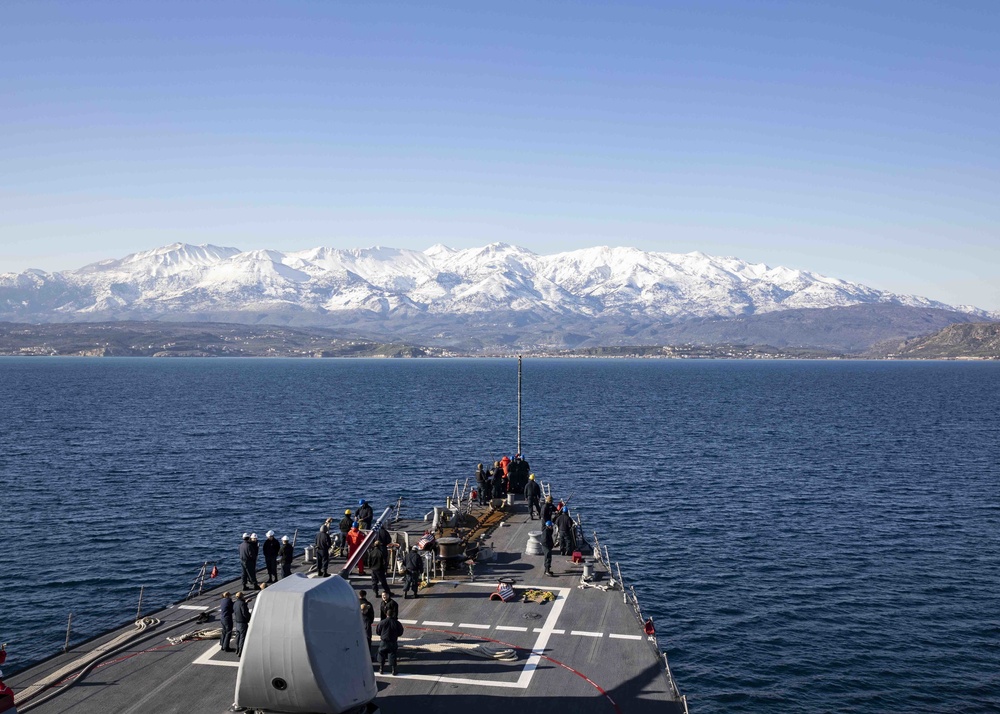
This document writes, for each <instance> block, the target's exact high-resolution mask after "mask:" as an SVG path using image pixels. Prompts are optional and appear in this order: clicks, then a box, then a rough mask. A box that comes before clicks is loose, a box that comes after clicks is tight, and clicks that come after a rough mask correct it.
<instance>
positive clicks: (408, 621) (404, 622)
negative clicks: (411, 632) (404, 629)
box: [399, 618, 417, 625]
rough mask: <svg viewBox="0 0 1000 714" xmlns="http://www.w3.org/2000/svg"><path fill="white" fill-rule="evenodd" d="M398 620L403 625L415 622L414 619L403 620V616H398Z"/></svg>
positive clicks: (414, 623)
mask: <svg viewBox="0 0 1000 714" xmlns="http://www.w3.org/2000/svg"><path fill="white" fill-rule="evenodd" d="M399 621H400V622H402V623H403V624H404V625H416V624H417V621H416V620H404V619H403V618H400V619H399Z"/></svg>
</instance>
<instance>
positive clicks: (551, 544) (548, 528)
mask: <svg viewBox="0 0 1000 714" xmlns="http://www.w3.org/2000/svg"><path fill="white" fill-rule="evenodd" d="M555 546H556V544H555V539H554V538H553V533H552V521H545V527H544V528H542V550H543V551H544V552H545V574H546V575H555V573H553V572H552V549H553V548H555Z"/></svg>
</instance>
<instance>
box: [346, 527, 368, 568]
mask: <svg viewBox="0 0 1000 714" xmlns="http://www.w3.org/2000/svg"><path fill="white" fill-rule="evenodd" d="M364 539H365V534H364V533H362V532H361V531H360V530H359V529H358V522H357V521H354V523H352V524H351V530H349V531H347V559H348V560H350V559H351V556H352V555H354V551H356V550H357V549H358V548H360V547H361V543H362V541H364ZM364 574H365V562H364V559H361V560H359V561H358V575H364Z"/></svg>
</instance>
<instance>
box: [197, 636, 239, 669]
mask: <svg viewBox="0 0 1000 714" xmlns="http://www.w3.org/2000/svg"><path fill="white" fill-rule="evenodd" d="M220 652H222V650H221V649H220V648H219V646H218V645H217V644H215V643H214V642H213V643H212V646H211V647H209V648H208V649H207V650H205V651H204V652H202V654H201V656H199V657H198V658H197V659H196V660H195V661H194V662H193V663H192V664H214V665H215V666H216V667H239V666H240V663H239V662H238V661H237V662H226V661H224V660H215V659H212V658H213V657H215V655H217V654H218V653H220Z"/></svg>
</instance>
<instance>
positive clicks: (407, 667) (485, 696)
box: [7, 505, 685, 714]
mask: <svg viewBox="0 0 1000 714" xmlns="http://www.w3.org/2000/svg"><path fill="white" fill-rule="evenodd" d="M401 525H402V526H403V527H404V528H405V530H408V531H409V532H411V533H420V532H422V529H423V523H417V522H409V523H407V522H403V523H402V524H401ZM395 527H397V528H398V527H400V524H397V526H395ZM538 529H539V522H538V521H532V520H529V518H528V516H527V511H526V508H525V507H524V506H523V505H515V506H514V509H513V514H512V515H511V516H510V518H509V519H508V520H507V522H506V523H505V525H504V526H503V527H500V528H498V529H497V530H496V531H494V532H493V534H492V536H491V537H490V538H488V539H487V542H490V541H492V542H493V545H494V548H495V549H496V551H497V553H498V558H497V562H496V563H479V564H477V566H476V577H475V581H474V582H472V581H470V578H469V576H468V573H467V571H465V570H462V571H459V570H455V571H449V572H448V573H447V576H446V577H445V578H444V579H443V580H436V581H434V582H433V583H432V584H431V585H430V586H429V587H427V588H424V589H422V590H421V597H420V598H419V599H416V600H412V599H411V600H403V599H402V598H401V594H402V584H401V583H400V584H399V585H398V586H396V588H395V590H394V591H395V593H396V595H397V597H396V599H397V602H398V603H399V608H400V612H399V617H400V620H401V621H402V622H403V624H404V626H405V627H406V632H405V634H404V635H403V638H402V639H401V641H400V662H399V672H400V674H399V675H398V676H395V677H393V676H390V675H385V676H381V675H377V676H376V678H377V681H378V686H379V694H378V698H377V700H376V703H377V704H378V705H379V706H380V707H381V709H382V711H383V712H386V713H387V714H394V713H397V712H398V713H400V714H402V713H403V712H407V713H409V712H414V711H418V712H438V711H441V712H444V711H448V712H454V711H456V707H458V708H462V707H468V708H469V709H471V708H473V707H475V708H476V709H477V710H478V711H479V713H480V714H491V713H492V712H494V711H495V712H500V711H503V712H505V713H506V712H509V711H510V708H511V706H514V707H517V708H518V709H519V710H520V711H523V712H535V711H542V710H543V709H548V708H550V707H551V706H552V705H553V704H554V703H556V702H558V703H559V704H562V705H565V706H567V707H569V708H568V709H566V711H573V712H602V713H607V712H616V711H618V712H637V713H641V712H683V711H685V705H684V703H683V701H678V700H676V699H675V698H674V697H673V696H672V688H671V683H670V680H669V677H668V675H667V673H666V671H665V667H664V663H663V660H662V658H661V657H660V656H659V653H658V651H657V650H656V648H655V645H654V644H653V643H652V642H651V641H649V639H648V638H647V637H646V636H645V635H644V633H643V632H642V626H641V623H640V622H639V621H638V619H637V618H636V616H635V614H634V611H633V609H632V607H631V605H629V604H627V603H626V602H625V599H624V598H623V595H622V592H621V591H620V590H612V591H608V592H604V591H601V590H598V589H593V588H588V589H579V588H578V585H579V584H580V576H581V572H582V566H581V565H579V564H573V563H571V562H570V559H569V558H567V557H564V556H559V555H554V556H553V570H554V571H555V572H556V574H557V577H548V576H545V575H544V574H543V572H542V557H541V556H528V555H524V554H523V550H524V546H525V544H526V543H527V540H528V532H529V531H531V530H538ZM296 562H297V568H296V570H302V568H303V567H305V566H303V565H302V564H300V563H299V562H298V560H297V561H296ZM342 563H343V561H341V560H337V559H334V560H333V561H331V571H333V570H335V569H336V568H338V567H340V565H341V564H342ZM598 573H601V574H603V571H602V570H601V568H600V567H598ZM504 576H509V577H513V578H515V580H516V584H515V587H516V588H518V589H519V590H520V589H526V588H537V589H540V590H549V591H552V592H553V593H555V594H556V596H557V599H556V600H555V601H554V602H550V603H547V604H543V605H539V604H534V603H522V602H520V600H519V599H518V600H515V601H513V602H510V603H502V602H497V601H491V600H489V594H490V593H491V592H492V591H493V590H494V589H495V588H496V578H498V577H504ZM351 582H352V584H353V585H354V587H355V589H356V590H360V589H365V590H369V592H370V591H371V588H370V581H369V578H368V577H367V576H365V577H364V578H362V577H360V576H358V575H356V574H355V575H354V576H352V578H351ZM600 582H602V583H605V584H606V583H607V576H606V574H603V578H602V579H601V581H600ZM222 589H228V590H231V591H235V590H237V589H239V582H238V581H237V582H236V583H235V585H234V583H228V584H226V585H224V586H222V587H220V588H217V589H216V590H213V591H212V592H210V593H206V594H204V595H202V596H200V597H198V598H194V599H192V600H189V601H187V602H185V603H182V604H180V605H175V606H173V607H171V608H168V609H166V610H163V611H161V612H159V613H156V614H155V615H154V616H155V617H157V618H159V619H160V620H161V621H162V622H161V624H160V625H159V626H157V627H156V628H155V629H154V630H152V631H151V636H150V637H149V638H148V639H145V640H144V641H136V642H134V643H133V644H131V645H130V646H129V647H128V648H127V649H126V650H124V651H123V652H119V653H117V654H115V655H113V656H110V657H108V658H107V659H106V660H104V661H102V662H101V663H100V664H99V665H98V666H97V667H96V668H95V669H94V670H93V671H92V672H90V673H89V674H87V676H86V677H84V678H83V679H82V680H81V681H79V682H78V683H77V684H75V685H74V686H72V687H69V688H68V689H66V690H65V691H63V692H62V693H60V694H58V695H57V696H55V697H53V698H52V699H50V700H49V701H46V702H43V703H41V704H38V705H34V706H33V704H32V703H30V702H29V703H26V704H24V705H21V704H19V705H18V710H19V711H24V710H26V709H27V710H29V711H32V712H38V714H55V713H57V712H58V713H63V712H69V713H73V714H105V713H109V712H143V713H146V712H157V713H158V714H160V713H164V712H178V713H185V714H191V713H201V712H212V713H213V714H214V713H216V712H220V713H221V712H225V711H228V710H229V707H230V705H231V704H232V701H233V694H234V689H235V684H236V671H237V660H236V657H235V655H234V654H227V653H224V652H222V651H221V650H220V649H219V643H218V640H196V641H189V642H184V643H181V644H177V645H172V644H169V643H168V642H167V641H166V638H167V637H168V636H171V637H176V636H178V635H180V634H182V633H186V632H190V631H193V630H197V629H201V628H204V627H218V621H217V618H216V617H215V613H216V608H217V605H218V600H219V593H220V592H221V591H222ZM369 599H371V600H372V602H373V603H375V606H376V611H377V609H378V604H377V601H376V600H375V599H374V597H372V596H371V595H370V596H369ZM204 609H209V611H210V612H211V613H212V615H213V619H212V621H211V622H210V623H208V624H207V625H197V624H195V623H194V622H192V619H193V618H195V617H196V616H197V615H198V614H199V612H200V611H202V610H204ZM123 629H130V628H123ZM121 632H122V630H119V631H116V632H114V633H109V635H107V636H106V637H104V638H99V639H97V640H94V641H91V642H88V643H86V644H85V645H82V646H80V647H78V648H76V649H74V650H71V651H70V652H69V653H68V654H66V655H60V656H59V657H55V658H53V659H50V660H48V661H46V662H44V663H42V664H40V665H38V666H36V667H33V668H31V669H29V670H26V671H25V672H21V673H19V674H18V675H16V676H13V677H10V678H9V679H8V680H7V681H8V684H9V685H10V686H11V687H13V688H14V689H15V691H21V690H23V689H24V688H26V687H27V686H29V685H30V684H32V683H34V682H37V681H38V680H40V679H42V678H43V677H45V676H47V675H49V674H51V673H53V672H55V671H57V670H59V669H60V668H61V667H63V666H64V665H65V664H66V663H67V662H70V661H73V660H75V659H78V658H80V657H81V656H83V655H84V654H85V653H86V652H87V651H91V650H93V649H94V648H96V647H98V646H99V645H101V644H102V643H103V642H105V641H107V640H110V639H111V638H112V637H114V636H117V635H119V634H120V633H121ZM498 643H501V644H504V645H509V646H513V647H516V648H518V649H517V654H518V657H517V660H516V661H513V662H504V661H498V660H494V659H488V658H483V657H480V656H477V655H476V654H475V652H476V650H477V648H478V646H480V645H484V644H485V645H487V646H495V645H497V644H498ZM50 691H51V690H50ZM43 696H45V695H41V696H39V697H38V698H37V699H36V700H35V701H38V700H39V699H41V698H42V697H43ZM560 700H561V701H560ZM459 710H460V709H459Z"/></svg>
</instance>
